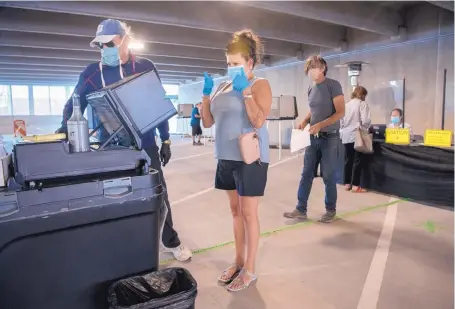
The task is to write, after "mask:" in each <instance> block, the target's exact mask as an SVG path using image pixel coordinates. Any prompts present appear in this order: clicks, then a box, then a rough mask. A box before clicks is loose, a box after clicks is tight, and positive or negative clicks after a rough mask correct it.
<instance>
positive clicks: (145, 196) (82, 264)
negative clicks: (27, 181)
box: [0, 171, 163, 309]
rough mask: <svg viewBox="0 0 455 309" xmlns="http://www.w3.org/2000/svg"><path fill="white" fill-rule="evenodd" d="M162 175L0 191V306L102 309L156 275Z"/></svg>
mask: <svg viewBox="0 0 455 309" xmlns="http://www.w3.org/2000/svg"><path fill="white" fill-rule="evenodd" d="M162 190H163V188H162V186H161V182H160V179H159V174H158V173H157V172H156V171H152V172H151V173H150V174H146V175H143V176H132V177H123V178H120V179H110V180H109V181H91V182H85V183H76V184H70V185H64V186H63V185H62V186H57V187H50V188H42V189H37V190H25V191H18V192H0V308H1V309H107V308H109V303H108V300H107V297H106V295H107V294H108V289H109V286H111V285H112V283H113V282H116V281H118V280H120V279H122V278H126V277H131V276H132V275H137V274H144V273H149V272H152V271H154V270H156V269H158V263H159V256H158V255H159V235H160V233H159V225H160V223H159V221H160V219H159V218H160V207H161V205H162V192H163V191H162Z"/></svg>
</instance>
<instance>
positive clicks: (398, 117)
mask: <svg viewBox="0 0 455 309" xmlns="http://www.w3.org/2000/svg"><path fill="white" fill-rule="evenodd" d="M387 127H388V128H394V129H398V128H400V129H409V134H410V135H411V139H412V138H413V137H414V133H413V132H412V127H411V125H410V124H409V123H407V122H405V123H403V110H402V109H401V108H394V109H393V110H392V112H391V113H390V123H389V124H388V125H387Z"/></svg>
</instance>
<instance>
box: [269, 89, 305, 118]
mask: <svg viewBox="0 0 455 309" xmlns="http://www.w3.org/2000/svg"><path fill="white" fill-rule="evenodd" d="M298 116H299V112H298V108H297V99H296V97H294V96H290V95H282V96H280V97H273V98H272V108H271V110H270V114H269V116H268V117H267V119H268V120H293V119H296V118H297V117H298Z"/></svg>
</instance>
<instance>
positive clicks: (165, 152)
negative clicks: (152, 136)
mask: <svg viewBox="0 0 455 309" xmlns="http://www.w3.org/2000/svg"><path fill="white" fill-rule="evenodd" d="M170 159H171V144H167V143H162V144H161V149H160V160H161V163H162V164H163V166H166V164H168V162H169V160H170Z"/></svg>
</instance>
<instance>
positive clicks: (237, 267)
mask: <svg viewBox="0 0 455 309" xmlns="http://www.w3.org/2000/svg"><path fill="white" fill-rule="evenodd" d="M233 269H235V271H234V272H233V273H232V275H231V276H230V277H229V278H226V275H227V274H228V273H229V272H232V270H233ZM241 270H242V267H240V266H239V265H237V264H236V263H232V264H231V265H230V266H229V267H228V268H226V269H225V270H223V273H222V274H221V276H219V277H218V282H219V283H221V284H229V283H231V282H232V281H233V280H234V279H235V278H236V277H237V276H238V275H239V273H240V271H241ZM224 278H226V279H224Z"/></svg>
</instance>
